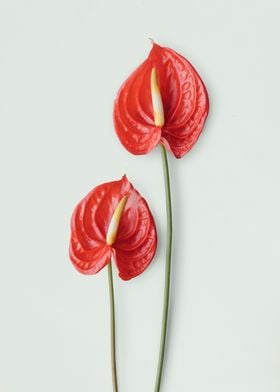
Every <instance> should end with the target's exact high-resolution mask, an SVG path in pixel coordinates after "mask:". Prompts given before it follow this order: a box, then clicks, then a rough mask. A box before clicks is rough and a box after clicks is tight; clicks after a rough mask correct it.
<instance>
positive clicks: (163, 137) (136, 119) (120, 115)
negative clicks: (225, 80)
mask: <svg viewBox="0 0 280 392" xmlns="http://www.w3.org/2000/svg"><path fill="white" fill-rule="evenodd" d="M153 68H155V69H156V72H157V77H158V83H159V88H160V93H161V98H162V103H163V108H164V117H165V123H164V125H163V126H162V127H158V126H155V124H154V114H153V106H152V98H151V87H150V80H151V72H152V69H153ZM208 110H209V100H208V94H207V91H206V88H205V86H204V84H203V82H202V80H201V78H200V76H199V75H198V73H197V71H196V70H195V69H194V67H193V66H192V65H191V64H190V62H189V61H188V60H187V59H185V58H184V57H183V56H181V55H180V54H178V53H176V52H175V51H174V50H172V49H169V48H163V47H161V46H159V45H157V44H155V43H153V47H152V50H151V52H150V54H149V56H148V58H147V59H146V60H145V61H144V62H143V63H142V64H141V65H140V66H139V67H138V68H137V69H136V70H135V71H134V72H133V73H132V74H131V75H130V76H129V78H128V79H127V80H126V81H125V82H124V84H123V85H122V86H121V88H120V90H119V92H118V95H117V97H116V99H115V104H114V125H115V130H116V132H117V135H118V137H119V139H120V141H121V143H122V144H123V145H124V147H125V148H126V149H127V150H128V151H129V152H131V153H132V154H135V155H141V154H147V153H148V152H150V151H151V150H152V149H154V148H155V147H156V146H157V145H158V143H162V144H163V145H164V146H165V147H166V148H167V149H168V150H169V151H171V152H172V153H173V154H174V155H175V157H176V158H181V157H182V156H183V155H185V154H186V153H187V152H188V151H189V150H190V149H191V148H192V146H193V145H194V143H195V142H196V140H197V139H198V137H199V135H200V133H201V131H202V129H203V126H204V123H205V120H206V117H207V114H208Z"/></svg>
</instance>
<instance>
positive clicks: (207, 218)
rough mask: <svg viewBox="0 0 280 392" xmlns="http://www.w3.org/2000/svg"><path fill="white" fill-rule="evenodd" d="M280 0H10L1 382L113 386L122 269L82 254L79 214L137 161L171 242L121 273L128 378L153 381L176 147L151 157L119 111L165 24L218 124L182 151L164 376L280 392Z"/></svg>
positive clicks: (3, 386) (137, 174)
mask: <svg viewBox="0 0 280 392" xmlns="http://www.w3.org/2000/svg"><path fill="white" fill-rule="evenodd" d="M279 17H280V3H279V1H278V0H262V1H260V0H234V1H224V0H212V1H206V0H204V1H203V0H195V1H194V0H193V1H183V0H182V1H180V0H172V1H164V0H161V1H160V0H158V1H148V0H118V1H107V0H45V1H42V0H24V1H20V0H0V45H1V49H0V111H1V114H0V129H1V143H0V160H1V163H0V170H1V203H0V226H1V234H0V235H1V273H0V317H1V320H0V331H1V333H0V362H1V364H0V373H1V374H0V390H1V392H2V391H3V392H50V391H52V392H62V391H67V392H92V391H95V392H110V391H112V386H111V373H110V346H109V303H108V287H107V274H106V270H103V271H102V272H101V273H99V274H98V275H94V276H89V277H85V276H83V275H80V274H79V273H78V272H77V271H76V270H75V269H74V268H73V267H72V265H71V263H70V262H69V259H68V241H69V221H70V216H71V214H72V210H73V208H74V206H75V205H76V203H77V202H78V201H79V200H80V199H81V198H82V197H83V196H84V195H85V194H86V193H87V192H88V191H89V190H90V189H91V188H92V187H94V186H95V185H97V184H99V183H102V182H106V181H110V180H114V179H119V178H120V177H121V176H122V175H123V174H124V173H126V174H127V176H128V178H129V179H130V180H131V181H132V182H133V184H134V185H135V187H136V188H137V189H138V190H139V191H140V192H141V193H142V194H143V195H144V196H145V197H146V199H147V200H148V202H149V204H150V207H151V209H152V211H153V213H154V216H155V219H156V222H157V226H158V233H159V239H160V240H159V247H158V252H157V257H156V258H155V260H154V262H153V264H152V265H151V266H150V267H149V268H148V270H147V271H146V272H145V273H144V274H143V275H142V276H140V277H138V278H137V279H135V280H132V281H130V282H123V281H121V280H120V279H119V278H118V277H117V274H116V271H115V286H116V287H115V288H116V301H117V304H116V307H117V309H116V311H117V329H118V331H117V338H118V366H119V385H120V392H143V391H144V392H149V391H151V392H152V391H153V384H154V379H155V371H156V364H157V355H158V345H159V331H160V322H161V310H162V291H163V276H164V275H163V274H164V246H165V241H164V238H165V224H166V221H165V200H164V187H163V177H162V167H161V158H160V151H159V149H156V150H154V151H153V152H152V153H151V154H150V155H147V156H142V157H135V156H133V155H130V154H129V153H128V152H127V151H125V150H124V148H123V147H122V146H121V144H120V143H119V140H118V139H117V137H116V135H115V133H114V129H113V123H112V106H113V100H114V97H115V95H116V92H117V90H118V88H119V86H120V85H121V83H122V82H123V81H124V80H125V78H126V77H127V76H128V75H129V74H130V73H131V72H132V71H133V70H134V69H135V67H137V66H138V65H139V64H140V62H142V61H143V60H144V59H145V58H146V56H147V54H148V52H149V50H150V46H151V44H150V41H149V39H148V38H149V37H151V38H153V39H154V40H155V41H157V42H158V43H159V44H161V45H163V46H170V47H172V48H173V49H175V50H177V51H179V52H180V53H181V54H183V55H185V56H186V57H187V58H188V59H189V60H190V61H191V62H192V63H193V64H194V66H195V67H196V68H197V70H198V71H199V73H200V74H201V76H202V78H203V80H204V82H205V84H206V86H207V88H208V91H209V96H210V102H211V112H210V115H209V118H208V121H207V124H206V127H205V130H204V132H203V134H202V135H201V137H200V139H199V141H198V143H197V144H196V145H195V147H194V148H193V150H192V151H191V152H190V153H189V154H187V156H185V157H184V158H183V159H181V160H176V159H175V158H173V157H171V156H169V162H170V171H171V182H172V192H173V194H172V198H173V208H174V247H173V251H174V252H173V255H174V257H173V270H172V292H171V294H172V296H171V307H172V309H171V315H170V325H169V326H170V328H169V338H168V349H167V360H166V367H165V373H164V378H163V384H162V392H174V391H175V392H185V391H189V392H205V391H207V392H225V391H226V392H237V391H238V392H276V391H277V392H278V391H279V390H280V372H279V370H280V333H279V331H280V309H279V307H280V306H279V301H280V285H279V274H280V264H279V262H280V249H279V221H280V207H279V200H280V185H279V167H280V155H279V145H280V129H279V87H280V86H279V84H280V76H279V69H280V55H279V35H280V25H279Z"/></svg>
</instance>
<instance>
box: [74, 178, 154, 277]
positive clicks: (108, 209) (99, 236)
mask: <svg viewBox="0 0 280 392" xmlns="http://www.w3.org/2000/svg"><path fill="white" fill-rule="evenodd" d="M126 195H127V196H128V200H127V203H126V206H125V209H124V211H123V214H122V217H121V220H120V224H119V229H118V233H117V238H116V241H115V243H114V244H113V245H112V246H110V245H107V243H106V235H107V231H108V228H109V224H110V221H111V218H112V215H113V213H114V211H115V209H116V208H117V206H118V203H119V201H120V200H121V199H122V198H123V196H126ZM156 247H157V233H156V228H155V223H154V219H153V217H152V214H151V212H150V209H149V207H148V205H147V203H146V201H145V200H144V198H143V197H142V196H141V195H140V194H139V193H138V192H137V191H136V190H135V189H134V187H133V186H132V185H131V183H130V182H129V181H128V180H127V178H126V176H124V177H123V178H122V179H121V180H120V181H113V182H108V183H105V184H102V185H99V186H97V187H96V188H94V189H93V190H92V191H91V192H90V193H89V194H88V195H87V196H86V197H85V198H84V199H83V200H82V201H81V202H80V203H79V204H78V205H77V207H76V208H75V210H74V213H73V216H72V221H71V241H70V258H71V260H72V262H73V264H74V266H75V267H76V269H77V270H78V271H80V272H81V273H83V274H95V273H97V272H98V271H100V270H101V269H102V268H103V267H105V266H106V265H107V264H108V263H109V262H110V260H111V259H112V258H113V259H115V261H116V264H117V268H118V270H119V275H120V277H121V278H122V279H124V280H128V279H131V278H133V277H135V276H137V275H139V274H140V273H141V272H143V271H144V270H145V269H146V268H147V267H148V265H149V264H150V262H151V261H152V259H153V257H154V254H155V251H156Z"/></svg>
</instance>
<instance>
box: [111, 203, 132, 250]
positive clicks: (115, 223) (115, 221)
mask: <svg viewBox="0 0 280 392" xmlns="http://www.w3.org/2000/svg"><path fill="white" fill-rule="evenodd" d="M127 199H128V196H124V197H123V198H122V199H121V201H120V202H119V204H118V205H117V208H116V209H115V211H114V213H113V216H112V218H111V221H110V224H109V228H108V231H107V236H106V242H107V244H108V245H113V243H114V242H115V241H116V238H117V233H118V228H119V224H120V220H121V217H122V214H123V211H124V208H125V205H126V202H127Z"/></svg>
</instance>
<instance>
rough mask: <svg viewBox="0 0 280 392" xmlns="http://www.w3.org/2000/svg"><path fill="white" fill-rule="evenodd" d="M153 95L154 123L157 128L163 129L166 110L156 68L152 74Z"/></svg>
mask: <svg viewBox="0 0 280 392" xmlns="http://www.w3.org/2000/svg"><path fill="white" fill-rule="evenodd" d="M151 94H152V103H153V112H154V123H155V125H156V126H157V127H163V125H164V110H163V104H162V99H161V95H160V89H159V85H158V78H157V70H156V69H155V67H154V68H153V69H152V72H151Z"/></svg>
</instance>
